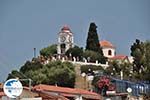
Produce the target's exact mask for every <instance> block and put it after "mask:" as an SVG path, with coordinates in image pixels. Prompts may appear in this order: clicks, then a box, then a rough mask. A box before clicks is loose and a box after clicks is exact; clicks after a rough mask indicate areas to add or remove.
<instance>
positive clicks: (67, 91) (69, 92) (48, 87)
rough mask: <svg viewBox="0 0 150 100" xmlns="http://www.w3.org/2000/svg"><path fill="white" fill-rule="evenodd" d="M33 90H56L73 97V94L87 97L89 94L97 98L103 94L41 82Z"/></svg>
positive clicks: (90, 96)
mask: <svg viewBox="0 0 150 100" xmlns="http://www.w3.org/2000/svg"><path fill="white" fill-rule="evenodd" d="M33 90H37V91H49V92H56V93H61V94H62V95H64V96H71V97H72V96H73V95H84V96H85V97H87V96H88V97H89V98H95V99H100V98H101V96H100V95H99V94H97V93H94V92H90V91H86V90H82V89H74V88H66V87H57V86H52V85H44V84H40V85H37V86H35V87H34V88H33Z"/></svg>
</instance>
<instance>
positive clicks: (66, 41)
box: [57, 26, 74, 54]
mask: <svg viewBox="0 0 150 100" xmlns="http://www.w3.org/2000/svg"><path fill="white" fill-rule="evenodd" d="M73 44H74V40H73V33H72V32H71V30H70V28H69V27H68V26H64V27H63V28H62V29H61V31H60V32H59V33H58V45H57V54H65V52H66V51H67V50H68V49H69V48H72V47H73V46H74V45H73Z"/></svg>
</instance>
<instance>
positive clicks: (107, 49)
mask: <svg viewBox="0 0 150 100" xmlns="http://www.w3.org/2000/svg"><path fill="white" fill-rule="evenodd" d="M100 45H101V47H102V51H103V54H104V56H105V57H107V58H112V57H114V56H115V55H116V50H115V46H113V44H112V43H110V42H109V41H106V40H103V41H100Z"/></svg>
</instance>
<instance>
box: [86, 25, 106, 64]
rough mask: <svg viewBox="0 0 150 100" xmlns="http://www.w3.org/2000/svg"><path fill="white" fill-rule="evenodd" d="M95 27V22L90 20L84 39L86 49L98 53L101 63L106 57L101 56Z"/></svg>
mask: <svg viewBox="0 0 150 100" xmlns="http://www.w3.org/2000/svg"><path fill="white" fill-rule="evenodd" d="M96 28H97V26H96V24H95V23H93V22H92V23H91V24H90V27H89V32H88V37H87V41H86V50H91V51H94V52H98V53H100V58H101V59H100V61H101V63H105V62H106V58H105V57H104V56H103V52H102V48H101V46H100V43H99V38H98V34H97V30H96Z"/></svg>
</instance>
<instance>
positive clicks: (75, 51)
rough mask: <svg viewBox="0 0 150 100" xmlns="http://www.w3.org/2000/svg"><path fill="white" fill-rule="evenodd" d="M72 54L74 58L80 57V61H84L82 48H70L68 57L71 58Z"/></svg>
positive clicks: (67, 52)
mask: <svg viewBox="0 0 150 100" xmlns="http://www.w3.org/2000/svg"><path fill="white" fill-rule="evenodd" d="M70 54H71V56H72V57H76V58H77V57H79V60H81V59H82V56H83V48H80V47H78V46H74V47H73V48H70V49H68V50H67V51H66V55H67V56H68V57H70Z"/></svg>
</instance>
